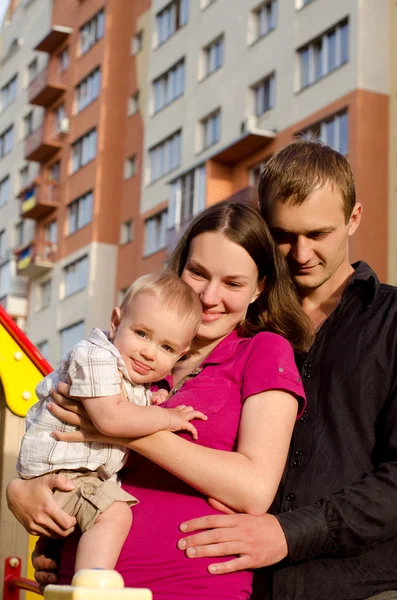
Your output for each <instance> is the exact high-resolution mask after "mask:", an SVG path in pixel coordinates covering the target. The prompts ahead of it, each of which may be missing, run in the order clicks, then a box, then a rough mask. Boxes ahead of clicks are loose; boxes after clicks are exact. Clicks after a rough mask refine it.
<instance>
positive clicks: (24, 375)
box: [0, 306, 52, 600]
mask: <svg viewBox="0 0 397 600" xmlns="http://www.w3.org/2000/svg"><path fill="white" fill-rule="evenodd" d="M51 371H52V368H51V365H50V364H49V363H48V362H47V361H46V360H45V359H44V358H43V357H42V356H41V354H40V352H39V351H38V350H37V348H36V347H35V346H34V345H33V344H32V343H31V342H30V340H29V339H28V338H27V337H26V335H25V334H24V333H23V332H22V331H21V330H20V329H19V327H18V326H17V325H16V324H15V323H14V321H13V320H12V319H11V317H10V316H9V315H8V314H7V313H6V311H5V310H4V309H3V308H2V307H1V306H0V493H1V502H0V529H1V535H0V559H1V560H0V575H2V573H1V571H2V569H3V564H4V558H5V556H7V555H9V554H10V552H13V553H15V554H16V555H17V556H21V557H23V561H24V564H27V565H30V560H28V557H29V555H30V553H31V551H32V549H33V547H34V543H35V540H34V538H32V537H30V538H29V539H28V536H27V534H26V533H25V532H24V530H23V529H22V527H21V526H20V525H19V523H18V522H17V521H16V519H15V518H14V517H13V515H12V514H11V513H10V512H9V511H8V509H7V504H6V501H5V488H6V486H7V483H8V482H9V481H10V480H11V479H13V478H14V477H15V476H16V471H15V463H16V458H17V454H18V450H19V444H20V441H21V438H22V435H23V433H24V430H25V419H24V418H23V417H25V416H26V413H27V412H28V410H29V408H30V407H31V406H32V405H33V404H34V403H35V402H36V401H37V399H36V395H35V387H36V385H37V384H38V383H39V381H40V380H41V379H42V378H43V377H44V376H45V375H47V374H48V373H50V372H51ZM27 574H28V576H29V577H31V578H32V577H33V572H32V569H31V567H30V566H28V569H27ZM26 599H27V600H33V599H34V596H33V594H31V593H30V592H28V593H27V594H26Z"/></svg>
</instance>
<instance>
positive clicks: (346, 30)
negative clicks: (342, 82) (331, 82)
mask: <svg viewBox="0 0 397 600" xmlns="http://www.w3.org/2000/svg"><path fill="white" fill-rule="evenodd" d="M331 40H332V43H331ZM349 44H350V23H349V20H348V19H343V21H341V22H340V23H338V24H337V25H335V26H333V27H332V28H330V29H328V30H327V31H326V32H325V33H323V34H322V35H320V36H317V37H316V38H314V39H313V40H312V41H311V42H309V43H308V44H305V45H304V46H302V47H301V48H299V49H298V50H297V61H298V71H299V78H298V79H299V80H298V89H297V91H300V90H304V89H305V88H307V87H309V86H311V85H313V84H314V83H316V82H317V81H319V80H320V79H322V78H323V77H325V76H326V75H328V74H329V73H333V72H334V71H336V69H339V68H340V67H342V66H343V65H344V64H346V63H347V62H349ZM320 48H321V51H320ZM331 50H332V54H331ZM331 58H332V60H331Z"/></svg>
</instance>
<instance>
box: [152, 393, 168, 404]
mask: <svg viewBox="0 0 397 600" xmlns="http://www.w3.org/2000/svg"><path fill="white" fill-rule="evenodd" d="M167 396H168V392H167V390H157V392H152V396H151V399H150V401H151V403H152V404H163V403H164V402H165V401H166V400H167Z"/></svg>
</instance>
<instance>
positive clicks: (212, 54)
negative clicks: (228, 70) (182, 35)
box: [200, 33, 225, 79]
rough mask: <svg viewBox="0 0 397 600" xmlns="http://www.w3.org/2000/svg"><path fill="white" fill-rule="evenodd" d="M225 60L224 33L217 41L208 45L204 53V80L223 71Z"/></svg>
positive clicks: (202, 69) (202, 60) (202, 77)
mask: <svg viewBox="0 0 397 600" xmlns="http://www.w3.org/2000/svg"><path fill="white" fill-rule="evenodd" d="M224 60H225V36H224V34H223V33H222V34H221V35H219V36H217V38H216V39H215V40H213V41H212V42H211V43H209V44H207V45H206V46H205V47H204V48H203V52H202V59H201V62H202V65H201V69H200V70H201V77H200V79H204V78H206V77H208V76H209V75H211V74H212V73H215V72H216V71H218V70H219V69H221V68H222V67H223V65H224Z"/></svg>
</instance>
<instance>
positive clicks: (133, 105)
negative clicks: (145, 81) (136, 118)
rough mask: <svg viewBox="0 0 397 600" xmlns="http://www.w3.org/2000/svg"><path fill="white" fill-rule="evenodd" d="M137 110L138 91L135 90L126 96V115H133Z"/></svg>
mask: <svg viewBox="0 0 397 600" xmlns="http://www.w3.org/2000/svg"><path fill="white" fill-rule="evenodd" d="M138 110H139V92H135V94H132V96H130V97H129V98H128V105H127V117H131V116H132V115H135V113H136V112H138Z"/></svg>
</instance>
